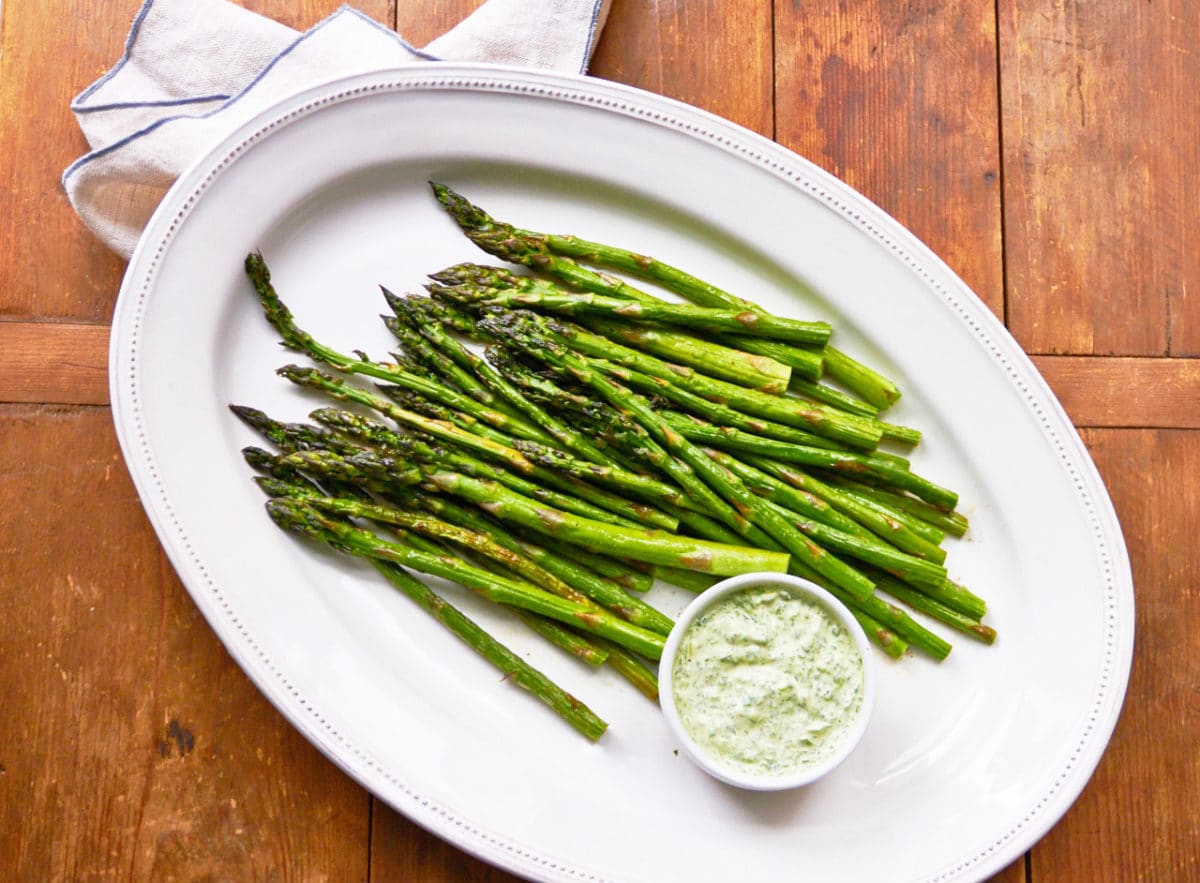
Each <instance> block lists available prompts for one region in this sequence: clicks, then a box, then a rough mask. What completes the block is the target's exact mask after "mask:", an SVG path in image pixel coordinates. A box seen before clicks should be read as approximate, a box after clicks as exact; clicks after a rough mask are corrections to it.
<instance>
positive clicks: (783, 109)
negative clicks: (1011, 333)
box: [775, 0, 1004, 316]
mask: <svg viewBox="0 0 1200 883" xmlns="http://www.w3.org/2000/svg"><path fill="white" fill-rule="evenodd" d="M775 48H776V58H775V67H776V83H775V115H776V139H777V140H778V141H779V142H780V143H781V144H783V145H784V146H785V147H789V148H791V149H792V150H795V151H796V152H797V153H799V154H800V155H801V156H804V157H806V158H808V159H810V160H812V161H813V162H815V163H817V164H818V165H820V166H822V167H823V168H825V169H826V170H828V171H829V172H832V173H833V174H834V175H836V176H837V177H839V178H841V179H842V180H843V181H845V182H846V183H848V184H849V185H850V186H851V187H854V188H855V189H857V190H858V191H860V192H861V193H863V194H864V195H866V196H867V197H868V198H870V199H871V200H873V201H874V202H876V203H877V204H878V205H880V206H881V207H882V208H884V209H885V210H886V211H887V212H889V213H890V214H891V215H892V216H893V217H895V218H896V219H897V220H899V221H900V223H902V224H904V225H905V226H906V227H907V228H908V229H910V230H911V231H913V232H914V233H915V234H916V235H917V236H918V237H919V238H920V239H921V240H923V241H924V242H925V243H926V244H927V245H928V246H929V247H930V248H932V249H933V251H934V252H936V253H937V254H938V255H939V256H940V257H941V258H942V259H943V260H945V261H946V262H947V263H948V264H949V265H950V266H951V268H952V269H954V270H955V271H956V272H957V273H958V274H959V275H960V276H962V277H963V279H964V280H965V281H966V283H967V284H968V285H970V286H971V288H973V289H974V290H975V292H976V293H977V294H978V295H979V296H980V297H981V298H982V299H983V300H984V302H985V303H987V305H988V306H989V307H990V308H991V309H992V311H993V312H995V313H996V314H997V315H999V316H1003V314H1004V290H1003V287H1004V286H1003V268H1002V259H1001V218H1000V155H999V148H998V144H999V141H998V135H999V117H998V115H999V108H998V107H997V100H996V45H995V15H994V9H993V6H992V4H991V3H990V2H984V0H955V2H950V3H946V2H941V0H917V2H908V3H903V4H897V3H890V2H882V0H847V2H842V3H818V4H812V3H804V4H796V3H791V2H784V0H780V2H778V3H776V7H775Z"/></svg>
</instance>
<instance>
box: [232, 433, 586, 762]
mask: <svg viewBox="0 0 1200 883" xmlns="http://www.w3.org/2000/svg"><path fill="white" fill-rule="evenodd" d="M247 460H249V461H250V463H251V465H252V466H255V467H256V468H259V467H263V468H265V469H268V470H269V469H270V465H269V461H270V460H272V458H271V456H270V455H269V454H267V452H265V451H261V450H258V449H249V453H248V456H247ZM280 471H281V472H282V473H283V474H285V475H287V477H288V480H289V481H291V482H297V483H298V482H303V481H306V480H305V479H303V478H299V479H297V476H296V475H295V474H294V472H293V471H292V470H287V469H284V470H280ZM289 473H291V474H289ZM308 486H309V487H310V488H312V490H314V491H318V489H317V488H316V487H315V486H313V485H311V484H309V485H308ZM318 492H319V491H318ZM272 518H273V519H274V520H275V521H276V523H277V524H279V525H280V526H281V527H285V528H287V529H290V530H294V531H296V532H298V533H302V534H307V535H308V536H311V537H313V538H315V539H318V540H323V541H324V542H326V543H329V544H330V545H332V546H333V547H334V548H338V549H344V548H345V547H344V545H343V542H342V539H341V538H340V537H339V536H338V534H337V533H336V532H335V531H334V530H332V529H330V528H326V527H325V526H323V525H322V524H320V523H318V522H317V521H316V520H314V519H309V518H289V517H287V516H286V515H285V513H283V512H280V513H279V514H278V515H276V514H274V513H273V514H272ZM331 527H332V525H331ZM372 564H374V565H375V568H376V569H377V570H378V571H379V572H380V573H381V574H382V575H383V576H384V577H385V578H386V579H387V580H388V582H390V583H391V584H392V585H393V586H394V587H395V588H397V589H399V590H400V591H401V592H403V593H404V594H405V595H407V596H408V597H409V598H410V599H411V600H412V601H414V602H415V603H416V604H417V605H418V606H419V607H420V608H421V609H422V610H424V611H425V612H426V613H428V614H429V615H430V616H432V617H433V618H434V619H436V620H437V621H438V622H440V623H441V624H442V625H444V626H445V627H446V628H447V629H448V630H449V631H450V632H451V633H453V634H454V635H455V636H456V637H458V638H459V639H460V640H462V641H463V642H464V643H465V644H466V645H467V646H469V647H470V648H471V649H472V650H474V651H475V652H476V653H478V654H479V655H480V656H482V657H483V658H484V659H485V660H487V661H488V662H489V663H491V664H492V665H493V666H495V667H496V668H497V669H499V670H500V671H501V672H502V673H503V674H504V675H505V680H511V681H512V682H513V683H514V684H516V685H517V686H519V687H521V688H522V689H524V690H527V691H529V693H531V694H532V695H533V696H535V697H537V698H538V699H539V700H541V701H542V702H544V703H545V704H546V705H548V706H549V707H550V708H552V709H553V710H554V711H555V712H556V713H557V714H558V715H559V716H560V717H561V718H562V719H563V720H565V721H566V722H567V723H569V724H570V725H571V726H573V727H574V728H575V729H576V730H578V731H579V732H580V733H582V734H583V735H584V736H586V737H587V738H589V739H591V740H593V741H595V740H596V739H599V738H600V736H602V735H603V734H604V731H605V730H606V729H607V728H608V724H607V723H605V722H604V721H603V720H601V719H600V718H599V717H597V716H596V714H595V712H593V711H592V710H591V709H590V708H588V707H587V706H586V705H584V704H583V703H582V702H580V701H579V700H578V699H576V698H575V697H574V696H572V695H571V694H570V693H567V692H566V691H565V690H563V689H562V688H561V687H559V686H558V685H557V684H555V683H554V682H553V681H551V680H550V679H549V678H548V677H546V676H545V675H544V674H542V673H541V672H540V671H538V670H537V669H536V668H534V667H533V666H532V665H530V664H529V663H527V662H525V661H524V660H523V659H521V658H520V657H519V656H517V655H516V654H515V653H513V652H512V651H511V650H509V649H508V648H507V647H506V646H504V645H503V644H501V643H500V642H499V641H497V640H496V639H495V638H493V637H492V636H491V635H490V634H488V633H487V632H486V631H484V629H482V628H481V627H480V626H479V625H478V624H476V623H475V621H474V620H472V619H471V618H470V617H468V616H467V615H466V614H464V613H462V612H461V611H460V610H459V609H458V608H456V607H454V606H453V605H452V604H450V602H448V601H446V600H445V599H444V598H442V597H441V596H440V595H438V594H437V593H436V592H434V591H433V590H432V589H430V588H429V586H427V585H425V584H424V583H423V582H421V581H420V580H418V579H414V578H413V577H412V576H410V575H409V574H408V573H406V572H405V571H404V570H403V568H401V567H398V566H396V565H394V564H391V563H388V562H386V561H382V560H378V559H375V560H372Z"/></svg>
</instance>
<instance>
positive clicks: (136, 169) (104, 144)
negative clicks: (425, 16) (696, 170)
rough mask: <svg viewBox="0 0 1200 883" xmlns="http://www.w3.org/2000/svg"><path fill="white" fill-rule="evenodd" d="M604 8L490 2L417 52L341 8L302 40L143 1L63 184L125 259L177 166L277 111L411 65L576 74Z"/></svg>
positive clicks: (268, 23)
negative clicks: (306, 93) (353, 79)
mask: <svg viewBox="0 0 1200 883" xmlns="http://www.w3.org/2000/svg"><path fill="white" fill-rule="evenodd" d="M400 2H413V3H416V2H421V0H400ZM610 2H611V0H488V2H487V3H485V4H484V5H483V6H481V7H479V8H478V9H477V10H476V11H475V12H474V13H472V14H471V15H470V16H469V17H468V18H466V19H464V20H463V21H462V22H461V23H460V24H459V25H457V26H456V27H455V28H453V29H452V30H450V31H449V32H447V33H446V34H444V35H442V36H441V37H439V38H438V39H436V40H434V41H433V42H432V43H430V44H429V45H428V46H426V47H424V48H423V49H417V48H415V47H414V46H412V45H410V44H409V43H408V42H406V41H405V40H404V39H403V38H402V37H401V36H400V35H398V34H396V33H395V32H393V31H392V30H390V29H389V28H386V27H384V26H383V25H380V24H378V23H377V22H375V21H372V20H371V19H370V18H368V17H367V16H366V15H364V14H363V13H361V12H359V11H358V10H356V9H353V8H351V7H349V6H343V7H342V8H341V9H339V10H338V11H337V12H335V13H334V14H333V15H331V16H329V17H328V18H327V19H325V20H324V21H322V22H320V23H319V24H317V25H316V26H315V27H313V28H310V29H309V30H308V31H305V32H304V33H300V32H298V31H294V30H292V29H291V28H288V27H285V26H284V25H281V24H279V23H278V22H275V21H272V20H270V19H268V18H265V17H263V16H261V15H258V14H256V13H253V12H248V11H247V10H245V9H242V8H241V7H239V6H235V5H234V4H232V3H230V2H228V0H144V2H143V4H142V7H141V9H140V10H139V11H138V13H137V16H136V18H135V19H134V21H133V26H132V27H131V29H130V31H129V37H128V39H127V40H126V43H125V52H124V54H123V55H122V57H121V59H120V60H119V61H118V62H117V63H116V65H114V66H113V68H112V69H111V70H109V71H108V73H106V74H104V76H102V77H101V78H100V79H98V80H97V81H96V82H95V83H93V84H92V85H91V86H89V87H88V88H87V89H85V90H84V91H83V92H82V93H80V95H79V96H78V97H77V98H76V99H75V100H74V101H73V102H72V103H71V110H72V111H74V113H75V118H76V120H77V121H78V123H79V127H80V129H82V131H83V133H84V136H85V137H86V138H87V141H88V144H89V146H90V147H91V150H90V152H89V153H87V154H86V155H85V156H83V157H81V158H80V159H78V160H76V161H75V162H74V163H72V164H71V166H70V167H69V168H68V169H67V170H66V171H65V172H64V173H63V187H64V188H65V190H66V192H67V196H68V198H69V199H70V201H71V205H72V206H73V207H74V208H75V211H76V212H77V213H78V214H79V217H80V218H81V219H82V220H83V222H84V224H86V225H87V227H88V228H89V229H90V230H91V231H92V232H93V233H95V234H96V236H97V237H99V238H100V239H101V240H103V241H104V243H105V244H106V245H108V246H109V247H110V248H111V249H112V250H113V251H115V252H117V253H118V254H120V255H122V256H124V257H126V258H128V257H129V256H130V255H131V254H132V253H133V249H134V246H136V245H137V241H138V237H139V236H140V235H141V232H142V229H143V228H144V227H145V225H146V223H147V221H149V220H150V216H151V215H152V214H153V213H154V209H155V207H156V206H157V205H158V203H159V202H160V201H161V200H162V197H163V195H164V194H165V193H166V192H167V189H168V188H169V187H170V186H171V184H172V182H173V181H174V180H175V179H176V178H177V177H179V175H180V174H181V173H182V172H183V171H184V169H186V168H187V167H188V166H189V165H190V164H191V163H192V161H193V160H195V159H197V158H198V157H200V156H202V155H203V154H204V153H205V152H206V151H207V150H209V149H210V148H211V147H212V146H213V145H215V144H216V143H217V142H218V141H219V140H220V139H221V138H223V137H224V136H225V135H227V134H228V133H229V132H231V131H232V130H233V129H235V128H236V127H237V126H239V125H241V124H242V123H243V122H245V121H246V120H249V119H250V118H252V117H253V116H254V115H255V114H257V113H259V112H260V111H262V110H264V109H265V108H267V107H269V106H270V105H272V104H274V103H275V102H276V101H279V100H280V99H282V98H284V97H286V96H288V95H292V94H295V93H297V92H300V91H302V90H304V89H307V88H310V87H313V86H317V85H320V84H321V83H325V82H329V81H330V80H334V79H337V78H339V77H345V76H350V75H353V74H360V73H367V72H369V71H374V70H382V69H385V68H390V67H396V66H399V65H403V64H408V63H414V62H429V61H433V62H436V61H487V62H495V63H498V64H507V65H516V66H519V67H539V68H545V69H547V70H553V71H561V72H570V73H583V72H584V71H585V70H586V69H587V64H588V61H589V60H590V59H591V54H592V50H593V49H594V48H595V45H596V40H597V38H598V37H599V35H600V31H601V29H602V28H603V27H604V21H605V19H606V17H607V15H608V6H609V3H610Z"/></svg>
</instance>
